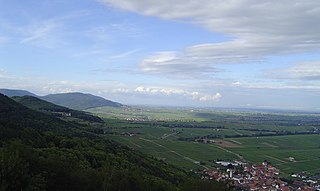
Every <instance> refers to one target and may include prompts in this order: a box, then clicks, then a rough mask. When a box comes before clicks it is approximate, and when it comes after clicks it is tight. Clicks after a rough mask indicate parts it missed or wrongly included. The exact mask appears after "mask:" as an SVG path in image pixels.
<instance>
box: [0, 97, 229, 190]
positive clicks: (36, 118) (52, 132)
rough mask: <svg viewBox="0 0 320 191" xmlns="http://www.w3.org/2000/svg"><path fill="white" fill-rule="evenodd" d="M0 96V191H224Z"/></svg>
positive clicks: (211, 183) (221, 187)
mask: <svg viewBox="0 0 320 191" xmlns="http://www.w3.org/2000/svg"><path fill="white" fill-rule="evenodd" d="M88 128H90V127H83V126H79V125H77V124H76V123H70V122H66V121H64V120H61V119H59V118H57V117H54V116H52V115H50V114H45V113H42V112H38V111H35V110H32V109H29V108H27V107H25V106H23V105H21V104H19V103H17V102H15V101H14V100H12V99H10V98H8V97H6V96H4V95H2V94H0V132H1V135H0V146H1V147H0V190H219V191H222V190H226V189H225V187H224V185H222V184H219V183H216V182H209V181H204V180H200V179H199V178H198V177H196V176H194V175H192V174H188V173H187V172H185V171H183V170H180V169H178V168H176V167H174V166H170V165H168V164H165V163H164V162H162V161H159V160H156V159H154V158H151V157H149V156H146V155H143V154H141V153H139V152H137V151H134V150H132V149H129V148H127V147H124V146H121V145H119V144H118V143H115V142H113V141H109V140H107V139H105V138H104V137H103V135H102V134H94V133H92V132H90V131H87V129H88Z"/></svg>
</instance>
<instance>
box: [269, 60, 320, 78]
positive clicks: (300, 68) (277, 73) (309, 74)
mask: <svg viewBox="0 0 320 191" xmlns="http://www.w3.org/2000/svg"><path fill="white" fill-rule="evenodd" d="M267 75H268V76H269V77H272V78H275V79H287V80H303V81H320V61H303V62H298V63H296V64H293V65H292V66H290V67H288V68H282V69H275V70H272V71H268V72H267Z"/></svg>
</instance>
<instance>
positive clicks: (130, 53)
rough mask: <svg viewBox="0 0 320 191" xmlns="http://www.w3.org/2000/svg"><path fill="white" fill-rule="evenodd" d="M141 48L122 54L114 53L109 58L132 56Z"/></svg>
mask: <svg viewBox="0 0 320 191" xmlns="http://www.w3.org/2000/svg"><path fill="white" fill-rule="evenodd" d="M138 51H140V49H134V50H129V51H126V52H123V53H120V54H116V55H112V56H110V57H109V58H111V59H122V58H126V57H129V56H131V55H132V54H135V53H137V52H138Z"/></svg>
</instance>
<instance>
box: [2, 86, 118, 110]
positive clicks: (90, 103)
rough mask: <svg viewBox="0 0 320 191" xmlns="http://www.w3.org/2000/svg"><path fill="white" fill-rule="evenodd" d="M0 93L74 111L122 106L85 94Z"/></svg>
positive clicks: (5, 91) (6, 90)
mask: <svg viewBox="0 0 320 191" xmlns="http://www.w3.org/2000/svg"><path fill="white" fill-rule="evenodd" d="M0 93H2V94H4V95H6V96H8V97H16V96H19V97H22V96H32V97H37V98H40V99H42V100H46V101H48V102H51V103H54V104H56V105H60V106H64V107H67V108H71V109H75V110H85V109H89V108H95V107H103V106H109V107H122V106H123V105H122V104H121V103H117V102H113V101H110V100H107V99H105V98H103V97H100V96H95V95H92V94H85V93H81V92H73V93H58V94H49V95H46V96H38V95H36V94H34V93H31V92H29V91H26V90H11V89H0Z"/></svg>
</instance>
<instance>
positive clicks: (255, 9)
mask: <svg viewBox="0 0 320 191" xmlns="http://www.w3.org/2000/svg"><path fill="white" fill-rule="evenodd" d="M100 1H101V2H104V3H108V4H111V5H113V6H114V7H118V8H121V9H125V10H129V11H133V12H136V13H139V14H143V15H148V16H156V17H160V18H163V19H168V20H178V21H184V22H185V21H186V22H190V23H193V24H196V25H201V26H203V27H205V28H206V29H208V30H210V31H213V32H217V33H220V34H223V35H225V36H226V37H227V39H228V40H226V41H224V42H219V43H210V42H209V43H207V44H198V45H194V46H190V47H186V48H185V49H184V50H183V51H181V52H170V53H163V52H160V53H155V55H153V56H150V57H148V58H146V59H144V60H143V61H142V62H141V64H140V67H141V69H142V70H143V71H145V72H149V73H154V74H159V75H167V76H173V77H175V76H177V75H181V73H188V75H190V73H193V74H194V75H199V74H206V73H214V72H216V70H215V68H216V65H217V64H235V63H250V62H257V61H261V60H262V61H263V60H265V59H267V57H268V56H274V55H286V54H292V53H304V52H309V51H319V49H320V48H319V47H320V36H319V33H320V25H319V24H318V22H319V21H318V20H319V19H318V18H319V17H320V9H319V8H318V7H320V1H317V0H310V1H292V0H282V1H271V0H259V1H256V0H237V1H235V0H226V1H220V0H210V1H207V0H198V1H185V0H174V1H168V0H164V1H149V0H100ZM168 43H170V42H168Z"/></svg>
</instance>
